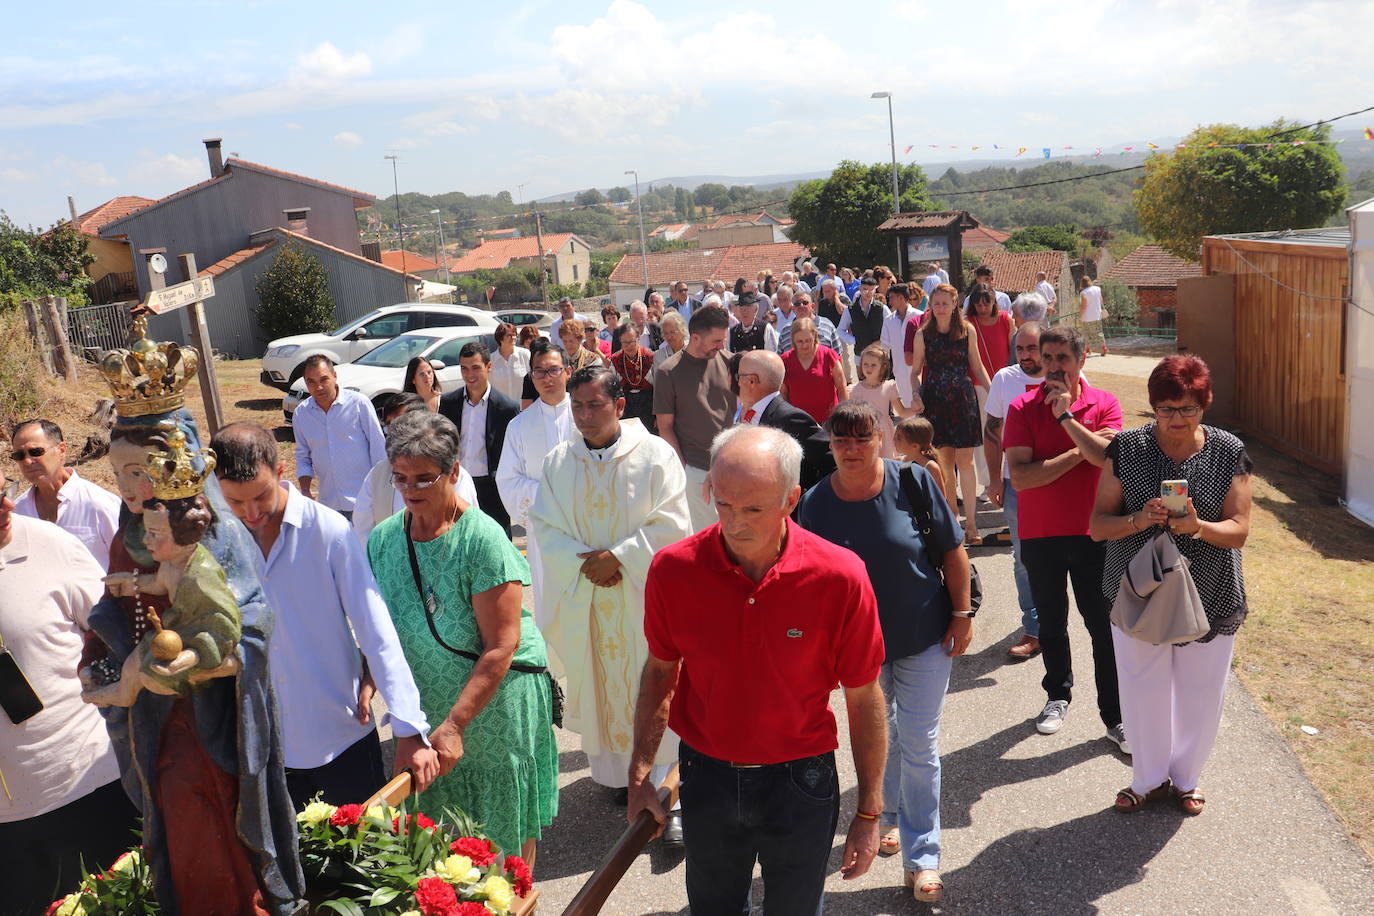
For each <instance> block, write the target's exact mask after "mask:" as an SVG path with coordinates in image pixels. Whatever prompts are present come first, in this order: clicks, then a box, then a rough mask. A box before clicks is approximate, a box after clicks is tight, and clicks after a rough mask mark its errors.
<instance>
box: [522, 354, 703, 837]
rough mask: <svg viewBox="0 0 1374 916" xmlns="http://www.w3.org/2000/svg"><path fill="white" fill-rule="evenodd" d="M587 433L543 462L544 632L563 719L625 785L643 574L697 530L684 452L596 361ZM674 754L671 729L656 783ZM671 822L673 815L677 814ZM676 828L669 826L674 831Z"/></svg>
mask: <svg viewBox="0 0 1374 916" xmlns="http://www.w3.org/2000/svg"><path fill="white" fill-rule="evenodd" d="M568 389H569V392H570V397H571V398H572V415H573V422H574V423H575V424H576V425H577V432H578V433H579V435H577V436H575V437H573V439H572V440H571V441H568V442H564V443H563V444H561V445H559V446H557V447H556V448H555V449H554V450H553V451H552V452H550V453H549V457H548V458H547V459H546V460H545V462H544V481H543V483H542V484H541V486H540V488H539V496H538V498H537V499H536V500H535V503H534V510H533V513H532V514H533V518H534V522H535V525H536V527H537V528H538V531H539V545H540V563H541V565H542V566H543V581H544V589H545V599H544V603H545V605H546V610H547V613H548V619H547V620H546V621H545V622H544V623H543V625H542V626H541V629H542V631H543V633H544V639H545V640H546V641H547V642H548V644H549V645H550V646H552V647H553V648H554V649H555V650H556V651H557V652H558V655H559V657H560V658H561V659H562V660H563V664H564V666H565V669H566V672H567V676H568V704H567V713H566V719H565V722H566V723H567V727H568V728H569V729H571V730H573V731H576V732H578V733H579V734H581V735H582V749H583V751H585V752H586V754H587V758H588V760H589V761H590V762H591V769H592V779H593V780H595V781H596V782H597V783H599V784H601V785H603V786H608V787H611V788H617V789H618V788H622V787H624V786H626V785H627V783H628V774H629V768H630V755H631V751H632V750H633V747H634V710H635V700H636V697H637V694H638V689H639V673H640V670H641V669H642V668H643V667H644V663H645V661H646V660H647V659H648V657H649V648H648V643H647V642H646V641H645V638H644V581H645V578H646V577H647V576H648V573H649V563H650V561H652V560H653V558H654V554H655V553H656V552H657V551H658V550H660V549H661V548H663V547H667V546H668V545H669V544H673V543H676V542H677V541H680V540H682V539H683V538H685V537H687V536H688V535H689V534H691V533H692V528H691V521H690V516H689V513H688V509H687V493H686V486H687V475H686V472H685V471H684V470H683V468H682V462H681V461H680V460H679V459H678V457H677V453H676V451H674V449H673V447H672V446H670V445H669V444H668V443H667V442H665V441H663V440H662V439H660V438H658V437H657V436H655V435H653V434H651V433H650V432H649V431H648V430H647V429H645V428H644V425H643V424H642V423H640V421H639V420H636V419H628V420H622V419H621V416H622V414H623V413H624V410H625V398H624V397H623V395H622V393H621V388H620V378H619V376H618V375H617V374H616V373H615V371H614V370H612V369H609V368H607V367H605V366H589V367H587V368H585V369H581V370H579V371H578V372H577V373H576V374H574V375H573V377H572V380H571V382H570V383H569V385H568ZM676 759H677V738H676V736H673V735H671V734H669V735H667V736H666V737H665V740H664V742H663V744H662V745H661V746H660V747H659V749H658V757H657V758H656V760H655V763H656V764H657V765H658V766H657V767H656V769H655V770H654V771H653V774H652V775H653V778H654V780H655V782H656V783H657V782H661V781H662V779H663V777H664V776H666V775H667V771H668V769H669V767H670V766H671V764H672V762H673V761H674V760H676ZM668 826H669V828H674V827H675V825H673V824H669V825H668ZM675 833H676V830H675V829H672V830H669V831H667V834H668V840H669V841H670V842H671V841H672V840H673V839H674V838H675V837H674V834H675Z"/></svg>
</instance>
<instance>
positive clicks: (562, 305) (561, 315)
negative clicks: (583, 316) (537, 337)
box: [549, 296, 577, 355]
mask: <svg viewBox="0 0 1374 916" xmlns="http://www.w3.org/2000/svg"><path fill="white" fill-rule="evenodd" d="M576 317H577V309H576V308H574V307H573V301H572V300H571V299H569V298H568V297H567V296H564V297H563V298H562V299H559V300H558V317H557V318H555V319H554V320H553V324H551V325H549V340H551V341H553V345H554V346H555V347H557V348H558V349H560V350H562V349H563V338H562V336H561V335H560V334H559V333H558V329H559V328H561V327H563V322H565V321H571V320H572V319H574V318H576ZM566 353H567V351H564V354H565V355H566Z"/></svg>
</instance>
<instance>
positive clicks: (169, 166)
mask: <svg viewBox="0 0 1374 916" xmlns="http://www.w3.org/2000/svg"><path fill="white" fill-rule="evenodd" d="M125 177H126V178H127V179H128V180H129V181H130V183H134V184H149V185H160V184H165V183H168V182H172V183H179V184H189V183H191V182H195V181H201V180H203V179H205V178H208V177H210V167H209V165H208V164H207V162H206V160H205V159H202V158H189V157H186V156H178V155H177V154H176V153H163V154H162V155H161V156H159V155H158V154H157V153H155V152H153V151H152V150H150V149H141V150H139V151H138V156H137V158H135V159H134V161H133V162H132V163H131V164H130V165H129V168H128V169H127V171H126V172H125Z"/></svg>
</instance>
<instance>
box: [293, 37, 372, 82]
mask: <svg viewBox="0 0 1374 916" xmlns="http://www.w3.org/2000/svg"><path fill="white" fill-rule="evenodd" d="M371 72H372V59H371V58H370V57H368V56H367V53H366V52H364V51H356V52H354V53H352V54H347V55H346V54H344V53H343V52H342V51H340V50H339V49H338V48H336V47H334V45H332V44H331V43H329V42H327V41H326V42H322V43H320V44H319V45H316V46H315V48H314V49H312V50H310V51H307V52H306V53H305V54H302V55H300V56H299V57H297V58H296V65H295V67H294V68H292V71H291V78H292V80H293V81H294V82H295V83H296V84H297V85H301V86H320V87H323V86H332V85H334V84H336V83H341V82H346V81H348V80H351V79H356V78H358V77H360V76H367V75H368V74H369V73H371Z"/></svg>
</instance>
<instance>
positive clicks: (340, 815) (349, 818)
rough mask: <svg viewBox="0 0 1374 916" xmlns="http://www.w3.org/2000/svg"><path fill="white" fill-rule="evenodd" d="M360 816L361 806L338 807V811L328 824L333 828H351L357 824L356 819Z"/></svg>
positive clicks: (361, 814)
mask: <svg viewBox="0 0 1374 916" xmlns="http://www.w3.org/2000/svg"><path fill="white" fill-rule="evenodd" d="M362 816H363V806H362V805H340V806H339V809H338V810H337V811H335V812H334V814H333V816H331V817H330V818H329V823H331V824H333V825H334V826H335V827H352V826H353V825H354V824H356V823H358V819H359V818H361V817H362Z"/></svg>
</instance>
